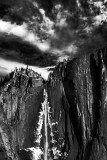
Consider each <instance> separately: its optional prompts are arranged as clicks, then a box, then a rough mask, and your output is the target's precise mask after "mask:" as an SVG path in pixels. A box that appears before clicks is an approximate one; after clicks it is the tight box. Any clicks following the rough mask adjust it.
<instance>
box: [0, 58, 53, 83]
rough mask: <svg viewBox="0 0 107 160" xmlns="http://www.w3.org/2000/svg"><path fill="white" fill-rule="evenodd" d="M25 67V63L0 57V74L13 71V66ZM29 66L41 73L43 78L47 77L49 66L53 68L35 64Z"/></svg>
mask: <svg viewBox="0 0 107 160" xmlns="http://www.w3.org/2000/svg"><path fill="white" fill-rule="evenodd" d="M16 67H17V68H21V67H22V68H26V67H27V65H25V64H22V63H18V62H13V61H8V60H4V59H2V58H0V68H1V69H0V74H3V73H4V72H5V73H10V72H12V71H14V69H15V68H16ZM29 68H31V69H33V70H34V71H35V72H37V73H39V74H41V76H42V77H43V78H44V79H46V80H47V79H48V75H49V73H50V71H48V70H49V68H53V67H52V66H51V67H46V68H41V67H35V66H29Z"/></svg>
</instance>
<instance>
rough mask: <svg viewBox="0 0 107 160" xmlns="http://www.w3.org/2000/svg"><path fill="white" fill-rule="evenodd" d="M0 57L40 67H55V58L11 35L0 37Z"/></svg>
mask: <svg viewBox="0 0 107 160" xmlns="http://www.w3.org/2000/svg"><path fill="white" fill-rule="evenodd" d="M0 57H1V58H4V59H7V60H13V61H18V62H21V63H22V62H23V63H25V64H28V65H34V66H41V67H43V66H44V67H46V66H50V65H55V62H56V61H57V56H55V55H52V54H50V53H46V52H45V53H43V52H41V51H40V50H39V49H37V48H36V47H35V46H34V45H32V44H29V43H27V42H24V41H23V40H22V39H20V38H18V37H15V36H13V35H11V36H8V35H6V34H5V35H4V34H2V35H1V36H0Z"/></svg>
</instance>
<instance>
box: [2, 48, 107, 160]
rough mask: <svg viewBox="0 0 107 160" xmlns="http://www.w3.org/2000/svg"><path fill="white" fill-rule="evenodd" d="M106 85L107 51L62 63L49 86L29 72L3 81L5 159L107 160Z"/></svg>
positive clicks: (20, 71)
mask: <svg viewBox="0 0 107 160" xmlns="http://www.w3.org/2000/svg"><path fill="white" fill-rule="evenodd" d="M106 85H107V52H106V48H104V49H101V50H99V51H97V52H96V53H93V54H90V55H83V56H82V57H78V58H75V59H73V60H68V61H64V62H60V63H59V64H57V65H56V67H55V69H54V72H53V73H50V75H49V78H48V81H47V82H44V80H43V78H42V77H41V76H40V75H39V74H37V73H35V72H34V71H32V70H29V69H26V70H18V71H15V72H14V73H13V74H11V77H8V78H7V80H5V83H4V81H3V80H2V84H1V88H0V158H1V160H6V158H7V159H9V158H10V159H12V160H30V159H34V160H39V159H41V160H42V159H43V160H53V159H55V160H106V159H107V138H106V137H107V109H106V107H107V106H106V104H107V86H106Z"/></svg>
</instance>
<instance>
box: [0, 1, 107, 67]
mask: <svg viewBox="0 0 107 160" xmlns="http://www.w3.org/2000/svg"><path fill="white" fill-rule="evenodd" d="M0 5H1V6H3V7H1V10H0V18H1V19H0V57H1V58H4V59H7V60H11V61H15V60H16V61H17V62H18V63H19V62H20V63H24V64H29V65H31V66H41V67H46V66H50V65H55V63H56V62H57V61H58V60H62V59H64V58H66V57H70V58H73V57H75V56H78V55H81V54H84V53H87V54H90V53H92V52H93V51H94V50H96V49H99V48H102V47H104V46H105V45H106V44H107V37H106V34H107V1H106V0H104V1H101V0H98V1H97V0H93V1H92V0H86V1H83V0H76V1H74V0H66V1H65V0H54V1H51V0H47V1H43V0H15V1H14V0H9V1H6V0H5V1H2V2H1V1H0Z"/></svg>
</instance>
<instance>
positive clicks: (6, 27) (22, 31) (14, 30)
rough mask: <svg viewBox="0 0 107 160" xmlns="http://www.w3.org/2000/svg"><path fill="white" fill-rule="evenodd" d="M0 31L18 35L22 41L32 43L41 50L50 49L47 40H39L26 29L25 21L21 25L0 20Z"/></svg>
mask: <svg viewBox="0 0 107 160" xmlns="http://www.w3.org/2000/svg"><path fill="white" fill-rule="evenodd" d="M0 32H2V33H7V34H8V35H11V34H13V35H15V36H18V37H20V38H22V39H23V40H24V41H28V42H30V43H32V44H33V45H35V46H36V47H38V48H39V49H40V50H41V51H47V50H49V49H50V44H49V42H41V41H40V39H39V37H38V36H36V35H35V34H34V33H33V32H31V31H29V30H28V26H27V24H26V23H23V25H17V24H12V23H10V22H6V21H3V20H0Z"/></svg>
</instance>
